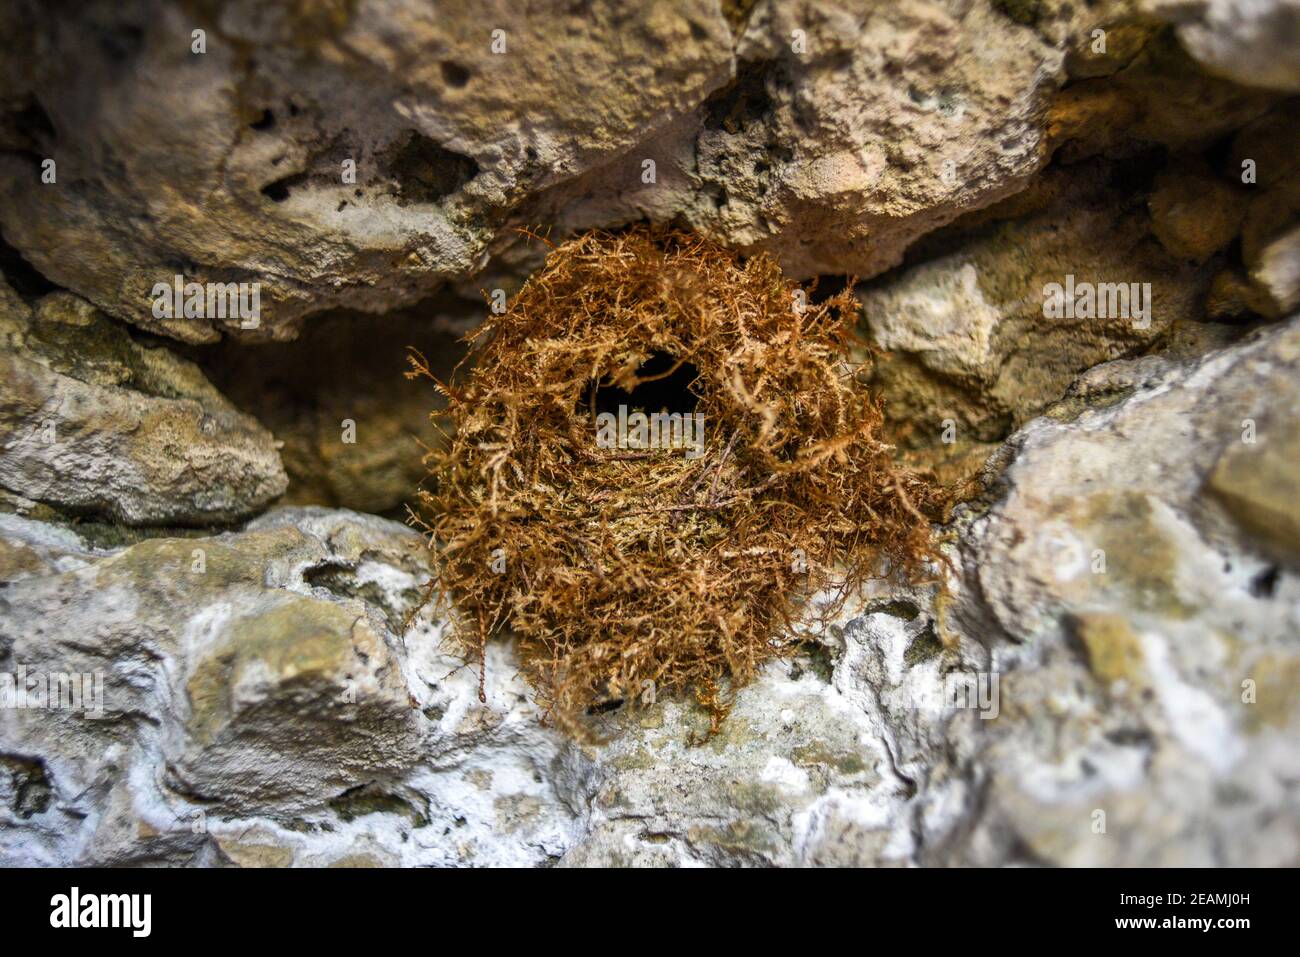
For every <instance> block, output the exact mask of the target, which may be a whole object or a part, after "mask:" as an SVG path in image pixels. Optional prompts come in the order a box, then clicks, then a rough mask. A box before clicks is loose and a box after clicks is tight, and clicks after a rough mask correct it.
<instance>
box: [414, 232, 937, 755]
mask: <svg viewBox="0 0 1300 957" xmlns="http://www.w3.org/2000/svg"><path fill="white" fill-rule="evenodd" d="M797 288H798V287H797V286H795V285H794V284H792V283H790V282H788V281H786V280H785V279H784V278H783V277H782V275H781V272H780V269H779V268H778V266H777V265H776V264H775V263H773V262H772V261H770V260H769V259H767V258H764V257H761V256H760V257H755V258H751V259H748V260H746V261H743V262H742V261H741V260H740V259H739V258H738V257H737V256H736V255H735V254H733V253H731V252H729V251H727V250H725V249H722V248H720V247H718V246H716V245H713V244H711V243H709V242H706V241H704V240H701V239H699V238H696V237H693V236H691V235H688V234H684V233H680V232H665V231H657V230H652V229H649V228H636V229H632V230H630V231H628V232H625V233H620V234H608V233H599V232H597V233H590V234H587V235H584V236H582V237H580V238H578V239H575V240H573V241H571V242H567V243H565V244H563V245H561V246H559V247H557V248H554V249H553V250H552V251H551V253H550V254H549V256H548V258H547V261H546V265H545V267H544V268H543V269H541V270H540V271H538V272H537V273H536V274H535V275H534V276H533V277H532V278H530V279H529V281H528V282H527V284H526V285H525V286H524V287H523V289H522V290H521V291H520V292H519V293H518V294H517V295H516V296H515V297H514V299H513V301H511V303H510V304H509V308H508V311H507V312H505V314H503V315H500V316H492V317H491V318H490V319H489V320H488V321H487V322H485V324H484V325H482V326H481V327H479V328H478V329H477V330H475V331H474V332H473V333H472V334H471V335H470V336H469V340H470V342H471V344H472V346H473V349H474V351H473V353H472V357H473V360H474V366H473V369H472V371H471V372H470V373H469V374H468V376H467V377H463V378H464V381H463V382H461V383H459V384H458V383H457V382H456V379H458V378H462V376H461V374H460V370H458V372H457V375H454V376H453V377H452V379H453V381H452V382H450V383H445V384H444V383H438V384H437V386H438V389H439V391H440V392H442V393H443V394H444V395H445V396H446V398H447V408H446V409H445V410H444V411H441V412H437V413H434V418H435V421H445V422H446V423H447V424H448V425H449V426H450V428H448V429H447V430H446V431H447V433H448V442H447V444H446V446H445V448H443V449H440V450H434V451H432V452H431V453H430V465H431V477H432V479H433V481H432V482H431V483H430V484H431V485H432V487H433V488H434V489H435V490H434V491H424V492H422V493H421V494H420V507H419V516H418V517H416V521H417V523H418V524H420V525H421V526H422V527H423V528H424V529H425V530H426V531H427V532H428V533H429V536H430V542H431V547H432V549H433V554H434V560H435V568H436V573H435V578H434V580H433V581H432V582H430V583H429V591H428V592H427V593H426V594H427V595H432V594H434V593H435V592H436V593H440V594H442V595H443V596H444V597H447V598H449V599H450V600H451V601H450V604H449V608H450V612H451V614H452V616H453V630H452V631H453V639H454V641H455V642H456V644H457V647H458V650H459V652H460V653H461V654H463V655H464V656H465V657H466V658H467V660H469V661H473V662H476V663H478V664H480V666H481V665H482V662H483V660H484V657H483V651H484V647H485V645H486V643H487V642H488V641H489V640H491V639H492V638H494V637H495V636H497V635H499V634H502V633H504V632H506V631H507V630H508V631H510V632H513V633H514V634H515V635H516V636H517V637H518V640H519V643H520V648H521V658H522V661H523V663H524V668H525V670H526V673H527V675H528V677H529V679H530V680H531V681H532V683H533V684H534V686H535V687H536V689H537V691H538V699H539V703H540V704H541V705H542V706H543V707H544V708H545V710H546V713H547V714H548V715H549V716H551V717H553V718H554V719H555V720H556V721H557V722H558V723H560V724H561V725H562V726H564V727H565V728H567V729H569V730H570V731H571V732H573V733H575V734H579V735H585V734H586V733H587V732H586V730H585V729H584V726H583V724H582V721H581V716H582V715H583V714H584V713H585V712H587V711H588V710H589V709H592V708H593V707H596V706H599V705H601V704H603V703H607V702H611V701H617V700H619V699H624V700H639V696H640V695H641V692H642V689H643V688H645V687H647V686H646V682H647V681H649V682H653V683H654V687H655V688H656V689H657V691H658V693H660V694H663V693H665V692H669V691H673V690H680V689H691V690H693V691H694V693H695V694H696V695H697V697H698V698H699V700H700V701H701V702H702V703H704V704H705V705H706V706H707V707H708V708H709V709H710V710H711V712H712V713H713V715H714V719H715V727H716V722H717V720H720V719H721V717H722V715H723V713H724V712H725V710H726V703H725V701H724V700H723V698H722V692H721V689H722V688H724V687H726V686H727V685H728V684H730V685H731V686H732V687H736V686H739V685H741V684H744V683H746V682H748V681H750V680H751V679H752V678H753V677H754V675H755V673H756V672H757V671H758V669H759V667H760V666H761V665H762V664H763V663H764V662H766V661H768V660H770V659H773V658H776V657H779V656H782V655H786V654H789V653H790V652H791V651H792V650H793V649H794V647H795V646H796V644H797V642H796V639H795V638H794V637H793V636H792V635H790V634H789V626H790V625H791V623H792V616H794V615H796V614H798V613H799V610H800V608H801V606H802V605H803V603H804V602H805V601H806V598H807V597H808V596H809V595H811V594H813V593H815V592H816V591H818V590H820V589H823V588H826V587H828V586H835V587H837V588H838V589H839V591H838V594H840V595H841V596H842V595H844V594H846V593H847V592H848V591H849V590H851V589H853V588H855V587H856V586H857V585H859V584H860V583H861V582H862V581H863V580H864V579H866V578H868V577H871V576H873V575H874V574H875V573H876V571H877V570H878V569H879V567H880V560H881V559H882V558H886V559H888V560H889V566H890V567H891V568H892V569H893V574H895V575H898V576H900V577H903V578H906V579H910V580H916V579H917V578H918V577H920V576H924V575H925V574H926V573H927V563H928V562H929V561H931V560H932V559H933V558H934V551H933V545H932V541H931V533H930V521H931V520H933V519H938V518H941V517H942V514H943V512H944V509H945V508H946V503H947V496H946V494H945V493H944V492H943V491H942V490H941V489H939V488H938V487H936V486H935V485H934V484H933V483H932V482H930V481H929V480H927V479H925V478H924V477H922V476H919V475H916V474H913V473H910V472H908V471H905V470H901V469H900V468H898V467H896V466H895V464H894V461H893V455H892V449H891V447H889V446H887V445H885V444H883V443H882V442H881V441H880V440H879V438H878V436H879V435H880V433H881V425H882V409H881V404H880V402H879V400H877V399H876V398H873V397H872V396H871V395H869V394H868V393H867V391H866V390H865V389H864V388H863V387H862V386H861V385H860V384H859V383H858V382H857V380H856V377H855V371H856V370H855V369H854V368H853V366H852V365H851V364H850V363H849V361H848V358H847V357H848V354H849V345H850V339H851V336H852V329H853V326H854V323H855V319H856V315H857V303H856V302H855V301H854V299H853V297H852V293H851V289H852V284H851V283H850V284H849V286H848V287H847V288H846V291H845V292H843V293H841V294H840V295H837V296H835V297H833V298H831V299H829V300H827V301H825V302H821V303H816V304H814V303H812V302H809V303H808V305H807V306H806V308H805V309H803V310H802V311H801V310H800V309H799V308H798V307H797V305H796V297H795V290H796V289H797ZM656 354H667V355H668V356H671V357H673V358H674V359H675V360H678V361H679V362H680V363H682V364H683V365H682V368H690V367H693V368H694V370H695V371H696V372H698V377H697V378H695V380H694V381H693V382H692V383H691V385H690V392H691V393H692V394H693V395H694V396H695V397H696V398H695V401H696V408H695V411H697V412H701V413H703V414H704V416H705V420H704V421H705V436H706V439H707V442H706V446H705V453H704V455H703V456H702V457H701V458H698V459H694V460H692V459H689V458H687V457H686V456H685V455H684V454H683V453H682V451H681V450H680V449H658V450H608V449H601V448H598V447H597V445H596V441H595V435H596V427H595V422H594V413H595V397H596V394H597V387H598V386H600V387H604V388H608V387H610V386H616V387H619V388H622V389H624V390H626V391H627V392H633V390H635V389H637V388H638V387H640V386H644V385H645V384H646V382H647V377H646V375H645V373H644V369H643V367H644V365H645V363H646V362H647V360H649V359H650V358H651V357H652V356H654V355H656ZM411 361H412V367H413V368H412V370H411V371H410V372H408V375H409V376H420V375H430V373H429V369H428V364H427V363H426V362H425V361H424V359H423V357H421V356H419V355H418V354H413V355H412V357H411ZM638 371H642V373H643V374H642V375H641V376H639V375H638ZM430 377H431V378H432V376H431V375H430ZM435 381H436V380H435ZM637 395H638V394H637V393H635V392H633V399H634V400H635V398H636V397H637ZM645 411H646V412H655V411H659V410H658V409H646V410H645ZM498 548H500V549H504V553H503V554H504V558H505V568H504V573H500V574H499V573H498V570H499V569H500V565H499V564H498V565H497V568H496V569H495V570H494V567H493V551H494V549H498ZM498 554H502V553H498ZM804 566H806V571H803V570H802V567H804ZM480 692H481V688H480Z"/></svg>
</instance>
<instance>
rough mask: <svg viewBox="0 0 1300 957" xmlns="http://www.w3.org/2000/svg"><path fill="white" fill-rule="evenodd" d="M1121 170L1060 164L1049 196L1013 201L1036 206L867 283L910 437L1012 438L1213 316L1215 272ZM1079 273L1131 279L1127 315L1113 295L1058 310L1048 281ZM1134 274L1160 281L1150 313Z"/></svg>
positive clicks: (1082, 278) (888, 393)
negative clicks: (1105, 367) (1123, 182)
mask: <svg viewBox="0 0 1300 957" xmlns="http://www.w3.org/2000/svg"><path fill="white" fill-rule="evenodd" d="M1112 172H1113V171H1112V168H1111V167H1110V166H1109V165H1107V164H1104V163H1095V164H1094V163H1089V164H1081V165H1080V166H1075V167H1070V168H1066V169H1061V170H1053V171H1051V173H1050V175H1048V176H1045V178H1044V179H1043V180H1042V181H1041V182H1040V185H1039V186H1038V187H1037V191H1038V192H1039V193H1040V194H1041V197H1040V198H1039V199H1037V200H1032V199H1029V198H1021V199H1017V200H1016V201H1014V202H1013V203H1012V204H1011V205H1012V208H1014V209H1015V211H1016V212H1022V209H1021V207H1022V206H1023V204H1025V203H1027V202H1034V203H1036V204H1037V208H1033V209H1031V210H1030V212H1029V213H1028V214H1027V215H1020V216H1019V217H1018V218H1016V219H1013V220H1009V221H1002V222H998V221H994V222H991V223H989V224H985V225H982V226H977V227H976V228H975V229H974V230H973V231H969V232H967V233H966V234H964V235H960V236H958V237H956V238H955V239H954V240H953V241H950V242H948V243H946V244H945V245H946V246H947V247H948V250H949V251H946V252H944V253H943V254H942V255H938V256H936V257H934V258H931V259H926V260H924V261H922V262H921V263H919V264H918V265H916V266H913V267H911V268H909V269H906V270H903V271H901V272H899V273H893V274H890V275H889V276H888V277H885V278H883V279H881V280H880V281H878V282H875V283H871V284H868V285H865V286H863V287H861V288H860V290H859V294H860V298H861V300H862V304H863V317H864V321H865V324H866V330H867V334H868V337H869V339H870V340H871V342H872V343H873V344H874V345H875V346H877V347H878V348H880V349H882V350H885V351H886V352H887V353H888V355H886V356H884V357H882V358H880V359H879V360H878V361H877V362H876V367H875V383H876V385H877V386H878V388H880V390H881V392H882V393H883V394H884V395H885V397H886V399H887V401H888V410H889V421H890V423H891V426H892V428H894V430H895V432H896V433H897V434H898V435H899V436H900V439H901V441H903V442H904V444H906V445H908V446H910V447H923V446H925V445H926V444H929V445H931V446H933V445H934V444H935V442H936V440H938V439H939V438H941V436H942V433H943V432H944V430H945V428H946V427H947V426H948V424H949V423H951V427H952V429H951V432H950V433H949V438H950V439H954V440H957V441H958V442H965V441H968V440H971V439H974V440H976V441H978V442H984V443H987V442H991V441H997V440H1000V439H1001V438H1003V437H1004V436H1005V435H1006V434H1007V432H1008V431H1009V429H1010V428H1014V427H1017V426H1019V425H1021V424H1023V423H1024V422H1025V421H1027V420H1028V419H1029V418H1031V417H1033V416H1034V415H1037V414H1038V413H1040V412H1041V411H1042V410H1043V409H1045V408H1046V407H1047V406H1048V405H1049V404H1050V403H1052V402H1054V401H1056V400H1057V399H1059V398H1060V397H1061V396H1062V395H1063V394H1064V392H1065V390H1066V388H1067V386H1069V384H1070V382H1071V381H1072V380H1073V379H1074V377H1075V376H1076V375H1078V374H1079V373H1080V372H1082V371H1084V370H1085V369H1088V368H1089V367H1091V366H1093V365H1096V364H1097V363H1099V362H1104V361H1107V360H1110V359H1114V358H1119V357H1121V356H1126V355H1132V354H1134V353H1138V352H1141V351H1143V350H1145V349H1148V348H1150V347H1152V346H1153V345H1156V344H1158V343H1161V342H1163V341H1166V340H1167V339H1168V338H1169V336H1170V333H1171V330H1172V329H1173V328H1174V327H1175V326H1176V325H1177V324H1179V323H1183V322H1187V321H1189V320H1191V319H1193V318H1196V317H1198V316H1199V308H1200V306H1199V302H1198V299H1199V291H1200V288H1201V287H1202V286H1203V285H1204V284H1205V282H1206V281H1207V280H1208V274H1206V273H1205V272H1204V271H1203V270H1199V269H1197V268H1196V267H1194V266H1193V265H1191V264H1189V263H1187V262H1185V261H1184V260H1183V258H1182V257H1178V256H1172V255H1170V254H1169V253H1168V252H1167V251H1166V250H1165V249H1164V248H1162V246H1161V245H1160V243H1159V242H1157V241H1156V239H1155V238H1153V236H1152V222H1151V217H1150V216H1149V214H1148V211H1147V209H1146V208H1145V205H1144V204H1143V203H1142V201H1141V198H1140V196H1139V197H1136V198H1135V197H1133V196H1132V195H1131V194H1129V195H1126V194H1124V193H1123V192H1122V191H1120V190H1118V189H1116V188H1115V187H1114V186H1112V185H1110V182H1109V180H1110V178H1111V176H1112ZM1067 276H1073V277H1074V280H1075V283H1076V286H1077V287H1078V288H1082V286H1083V284H1085V283H1088V284H1093V285H1094V286H1095V285H1096V284H1100V283H1119V284H1126V288H1125V290H1124V291H1125V293H1126V299H1128V306H1127V312H1125V311H1124V309H1123V308H1119V309H1115V310H1113V312H1112V307H1111V304H1110V299H1109V296H1100V297H1098V299H1097V305H1098V306H1099V307H1101V308H1100V309H1098V314H1097V315H1094V316H1092V317H1080V318H1070V317H1066V316H1060V317H1056V316H1051V315H1048V314H1047V313H1046V312H1045V303H1046V301H1047V295H1046V287H1047V286H1048V285H1049V284H1051V283H1056V284H1059V285H1061V286H1062V287H1063V286H1064V285H1065V284H1066V282H1067ZM1134 283H1136V284H1139V285H1140V284H1149V290H1144V291H1143V292H1142V295H1143V297H1145V296H1146V295H1147V293H1148V292H1149V295H1150V300H1149V303H1148V305H1149V314H1147V313H1144V314H1139V311H1138V309H1137V306H1138V305H1139V301H1138V300H1137V299H1136V298H1132V299H1129V298H1128V297H1127V293H1129V292H1130V291H1131V290H1132V286H1131V284H1134ZM1103 300H1104V302H1103ZM1142 301H1143V302H1146V301H1147V300H1146V299H1145V298H1144V299H1143V300H1142ZM1116 305H1117V306H1120V307H1123V306H1124V302H1123V301H1120V300H1116ZM1101 309H1104V310H1105V311H1106V312H1107V314H1106V315H1105V316H1102V315H1101V314H1100V311H1101ZM949 444H953V443H949Z"/></svg>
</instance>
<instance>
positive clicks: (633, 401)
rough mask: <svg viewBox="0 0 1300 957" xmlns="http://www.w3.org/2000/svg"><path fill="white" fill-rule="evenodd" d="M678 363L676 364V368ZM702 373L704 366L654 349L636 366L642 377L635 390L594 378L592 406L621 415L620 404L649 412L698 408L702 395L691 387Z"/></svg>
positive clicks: (638, 373)
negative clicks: (696, 365) (697, 365)
mask: <svg viewBox="0 0 1300 957" xmlns="http://www.w3.org/2000/svg"><path fill="white" fill-rule="evenodd" d="M674 367H676V368H674ZM699 376H700V370H699V369H697V368H696V367H695V366H693V365H691V363H689V362H679V361H678V359H677V358H676V357H674V356H672V355H669V354H668V353H667V352H654V353H652V354H651V355H650V358H648V359H646V360H645V362H643V363H641V365H640V366H639V367H638V368H637V370H636V377H637V379H638V380H640V381H639V382H638V383H637V384H636V385H635V386H633V388H632V389H631V391H629V390H627V389H624V388H623V387H622V386H618V385H615V384H614V383H613V382H610V381H608V380H605V381H603V382H599V383H597V382H594V381H593V382H592V389H591V390H589V392H590V391H594V393H595V395H594V397H591V396H589V398H590V399H591V408H593V409H594V410H595V414H596V415H600V414H601V413H602V412H608V413H610V414H611V415H618V407H619V406H620V405H623V406H627V409H628V411H629V412H632V411H634V410H637V409H640V410H641V411H642V412H645V413H647V414H654V413H655V412H668V413H670V414H671V413H680V414H683V415H685V414H687V413H690V412H694V411H695V406H696V404H697V403H698V402H699V397H698V396H696V394H695V393H694V392H692V391H691V385H692V384H693V383H694V382H695V380H696V379H698V378H699Z"/></svg>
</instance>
